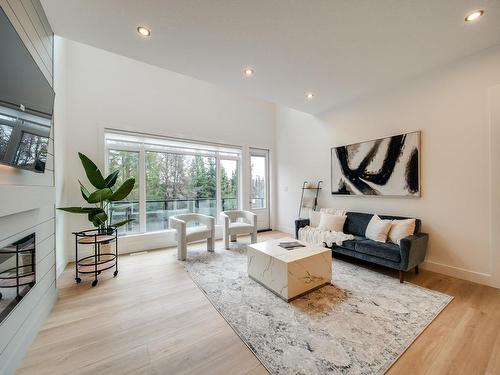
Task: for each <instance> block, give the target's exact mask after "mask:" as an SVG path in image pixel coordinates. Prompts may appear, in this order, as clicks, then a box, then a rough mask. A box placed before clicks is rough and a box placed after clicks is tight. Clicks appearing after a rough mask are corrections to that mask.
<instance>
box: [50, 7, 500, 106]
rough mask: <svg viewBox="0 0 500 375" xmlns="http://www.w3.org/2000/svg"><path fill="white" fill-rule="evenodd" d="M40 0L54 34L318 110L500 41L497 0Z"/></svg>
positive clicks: (256, 95) (393, 83)
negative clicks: (478, 14)
mask: <svg viewBox="0 0 500 375" xmlns="http://www.w3.org/2000/svg"><path fill="white" fill-rule="evenodd" d="M42 4H43V6H44V8H45V10H46V12H47V15H48V18H49V20H50V23H51V25H52V27H53V29H54V31H55V33H56V34H58V35H61V36H63V37H67V38H69V39H73V40H76V41H79V42H83V43H86V44H89V45H92V46H95V47H99V48H102V49H105V50H108V51H112V52H115V53H118V54H120V55H124V56H127V57H131V58H133V59H136V60H141V61H144V62H147V63H150V64H154V65H157V66H160V67H163V68H166V69H169V70H173V71H176V72H179V73H183V74H186V75H189V76H193V77H196V78H199V79H202V80H205V81H208V82H212V83H215V84H217V85H222V86H225V87H228V88H232V89H235V90H237V91H239V92H241V93H243V94H246V95H249V96H254V97H258V98H262V99H266V100H269V101H272V102H276V103H279V104H283V105H286V106H289V107H292V108H296V109H299V110H302V111H305V112H309V113H314V114H318V113H320V112H323V111H326V110H328V109H330V108H332V107H335V106H338V105H340V104H342V103H345V102H348V101H351V100H354V99H356V98H358V97H361V96H364V95H367V94H370V93H373V92H375V91H378V90H381V89H384V88H387V87H390V86H392V85H395V84H397V82H399V81H402V80H405V79H408V78H411V77H414V76H416V75H418V74H420V73H422V72H424V71H426V70H428V69H432V68H434V67H437V66H440V65H443V64H446V63H449V62H451V61H453V60H456V59H459V58H461V57H463V56H466V55H470V54H473V53H475V52H477V51H479V50H482V49H485V48H488V47H491V46H493V45H496V44H499V43H500V0H376V1H375V0H302V1H301V0H245V1H240V0H198V1H195V0H177V1H174V0H148V1H146V0H142V1H137V0H42ZM478 8H482V9H484V10H485V15H484V16H483V17H482V19H480V20H479V21H477V22H475V23H467V24H466V23H465V22H464V16H465V14H466V13H467V12H469V11H471V10H474V9H478ZM138 25H145V26H147V27H149V28H150V29H151V30H152V36H151V38H149V39H144V38H142V37H140V36H139V35H138V34H137V32H136V27H137V26H138ZM247 66H251V67H253V68H254V69H255V72H256V74H255V76H254V77H253V78H251V79H248V78H245V77H243V75H242V70H243V68H244V67H247ZM308 91H312V92H314V93H315V94H316V97H315V98H314V100H312V101H308V100H306V99H305V93H306V92H308Z"/></svg>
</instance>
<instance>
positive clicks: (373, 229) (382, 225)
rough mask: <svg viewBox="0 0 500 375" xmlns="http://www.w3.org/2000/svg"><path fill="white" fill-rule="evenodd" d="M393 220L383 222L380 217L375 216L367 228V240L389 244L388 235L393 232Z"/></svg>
mask: <svg viewBox="0 0 500 375" xmlns="http://www.w3.org/2000/svg"><path fill="white" fill-rule="evenodd" d="M391 225H392V220H382V219H381V218H379V217H378V215H373V216H372V218H371V220H370V222H369V223H368V226H367V227H366V232H365V236H366V238H368V239H370V240H373V241H377V242H384V243H385V242H387V234H388V233H389V231H390V230H391Z"/></svg>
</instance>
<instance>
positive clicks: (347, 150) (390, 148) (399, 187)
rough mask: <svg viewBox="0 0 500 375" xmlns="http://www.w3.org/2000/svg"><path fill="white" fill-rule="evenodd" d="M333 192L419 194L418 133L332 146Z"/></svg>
mask: <svg viewBox="0 0 500 375" xmlns="http://www.w3.org/2000/svg"><path fill="white" fill-rule="evenodd" d="M331 158H332V160H331V163H332V194H335V195H382V196H409V197H419V196H420V176H419V170H420V168H419V165H420V160H419V159H420V132H418V131H417V132H413V133H407V134H400V135H395V136H392V137H386V138H381V139H376V140H373V141H367V142H361V143H355V144H352V145H347V146H340V147H332V154H331Z"/></svg>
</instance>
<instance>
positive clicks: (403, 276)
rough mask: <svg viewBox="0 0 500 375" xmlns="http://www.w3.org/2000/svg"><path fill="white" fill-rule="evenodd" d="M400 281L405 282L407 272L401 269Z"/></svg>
mask: <svg viewBox="0 0 500 375" xmlns="http://www.w3.org/2000/svg"><path fill="white" fill-rule="evenodd" d="M399 282H400V283H401V284H402V283H404V282H405V274H404V273H403V271H399Z"/></svg>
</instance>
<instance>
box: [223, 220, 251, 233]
mask: <svg viewBox="0 0 500 375" xmlns="http://www.w3.org/2000/svg"><path fill="white" fill-rule="evenodd" d="M253 231H254V226H253V225H252V224H248V223H244V222H240V221H237V222H234V223H229V233H230V234H248V233H252V232H253Z"/></svg>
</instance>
